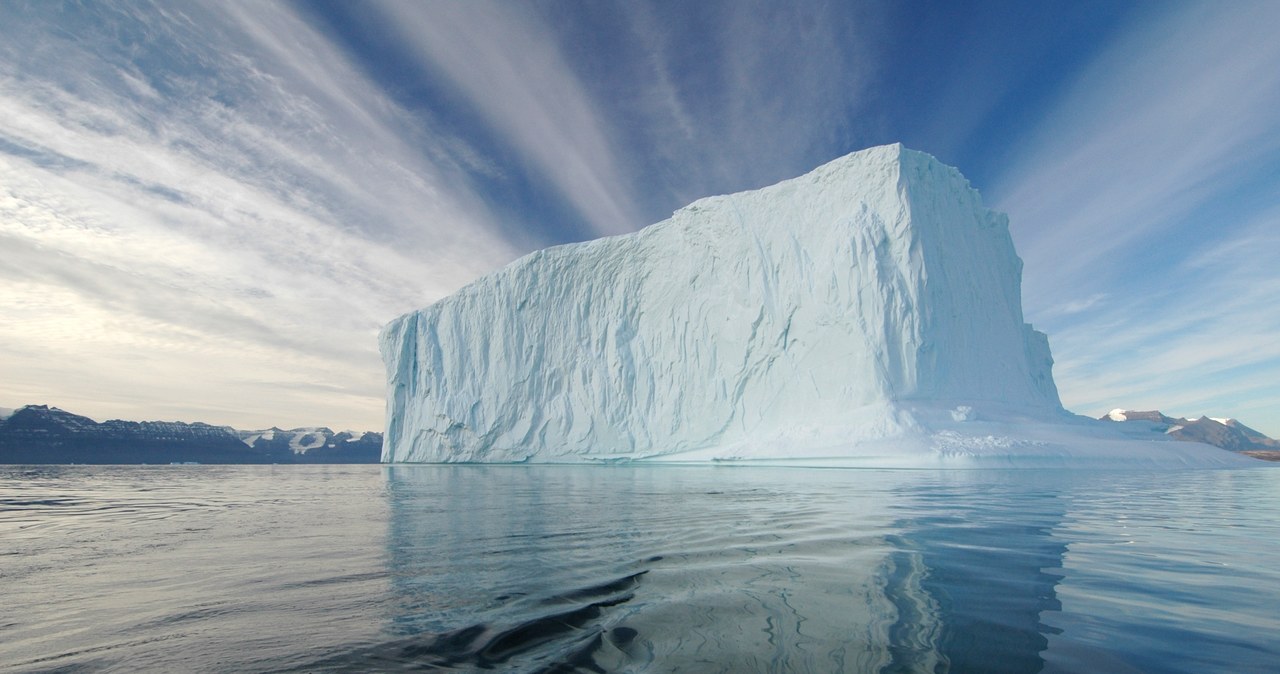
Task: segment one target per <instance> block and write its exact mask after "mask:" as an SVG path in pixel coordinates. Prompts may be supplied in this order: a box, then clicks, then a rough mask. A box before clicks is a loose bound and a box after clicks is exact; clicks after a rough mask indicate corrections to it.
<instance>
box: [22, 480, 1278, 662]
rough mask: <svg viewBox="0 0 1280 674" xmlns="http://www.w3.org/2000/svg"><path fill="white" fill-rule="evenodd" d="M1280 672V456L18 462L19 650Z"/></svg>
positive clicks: (288, 658) (112, 656) (311, 658)
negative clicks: (984, 463)
mask: <svg viewBox="0 0 1280 674" xmlns="http://www.w3.org/2000/svg"><path fill="white" fill-rule="evenodd" d="M477 669H493V670H502V671H582V672H612V671H637V672H639V671H655V672H665V671H684V672H717V671H723V672H757V671H758V672H774V671H777V672H783V671H797V672H805V671H809V672H836V671H849V672H909V671H928V672H935V671H953V672H1001V671H1006V672H1037V671H1070V672H1275V671H1280V469H1275V468H1266V467H1263V468H1259V469H1255V470H1243V471H1221V470H1218V471H1203V472H1193V471H1179V472H1160V473H1144V472H1096V471H1040V470H1023V471H1002V472H979V471H873V470H818V469H785V468H744V467H715V466H707V467H674V466H652V467H636V466H584V467H568V466H542V467H539V466H489V467H483V466H391V467H386V466H278V467H272V466H230V467H227V466H155V467H146V466H140V467H107V466H101V467H95V466H56V467H14V466H3V467H0V670H3V671H18V672H25V671H64V672H72V671H120V672H134V671H155V672H186V671H195V672H206V671H213V672H242V671H249V672H256V671H286V672H315V671H412V670H432V671H434V670H460V671H470V670H477Z"/></svg>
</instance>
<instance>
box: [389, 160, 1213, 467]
mask: <svg viewBox="0 0 1280 674" xmlns="http://www.w3.org/2000/svg"><path fill="white" fill-rule="evenodd" d="M1021 274H1022V262H1021V260H1020V259H1019V258H1018V257H1017V255H1016V253H1015V252H1014V248H1013V242H1012V240H1011V239H1010V236H1009V230H1008V221H1007V218H1006V217H1005V216H1004V215H1003V214H1000V213H996V212H993V211H990V210H988V209H987V208H985V207H984V206H983V205H982V202H981V199H980V198H979V196H978V193H977V192H976V191H975V190H973V189H972V188H971V187H970V186H969V183H968V181H966V180H965V178H964V177H963V176H962V175H960V173H959V171H957V170H956V169H954V168H951V167H948V166H944V165H943V164H941V163H939V162H938V161H937V160H935V159H934V158H933V157H931V156H929V155H927V154H923V153H920V152H915V151H911V150H906V149H904V148H903V147H902V146H901V145H888V146H883V147H876V148H871V149H868V150H864V151H861V152H857V153H854V154H851V155H848V156H845V157H842V158H840V159H837V160H835V161H833V162H831V163H829V164H826V165H825V166H822V167H820V168H818V169H816V170H814V171H813V172H811V173H809V174H807V175H804V176H801V177H799V178H795V179H793V180H788V181H785V182H782V183H779V184H777V185H773V186H771V187H767V188H764V189H760V190H756V191H752V192H743V193H739V194H733V195H728V196H720V197H712V198H708V199H703V200H700V201H697V202H694V203H693V204H691V205H689V206H687V207H685V208H683V209H681V210H679V211H677V212H676V213H675V214H673V215H672V217H671V218H670V219H668V220H666V221H663V222H660V223H658V224H655V225H652V226H650V227H647V228H645V229H643V230H641V231H639V232H636V233H633V234H627V235H623V236H616V237H610V238H604V239H598V240H595V241H588V242H585V243H578V244H571V245H566V246H559V247H555V248H549V249H546V250H541V251H538V252H535V253H533V254H531V255H528V256H526V257H524V258H522V259H520V260H517V261H516V262H514V263H512V264H511V265H509V266H507V267H505V268H503V269H500V270H498V271H496V272H494V273H492V274H490V275H488V276H485V277H483V278H480V279H479V280H477V281H475V282H474V283H472V284H470V285H468V286H467V287H465V288H463V289H462V290H460V291H458V292H457V293H456V294H454V295H452V296H450V297H448V298H445V299H443V300H441V301H440V302H437V303H436V304H434V305H432V306H429V307H427V308H425V309H422V310H420V311H416V312H413V313H409V314H406V315H404V316H402V317H400V318H398V319H396V320H395V321H393V322H391V323H390V324H389V325H388V326H387V327H386V328H385V329H384V330H383V333H382V335H381V348H382V354H383V358H384V360H385V362H386V365H387V376H388V401H387V408H388V410H387V411H388V414H387V418H388V426H387V434H386V436H385V444H384V448H383V460H384V461H396V462H400V461H408V462H439V461H481V462H516V461H581V460H618V459H632V460H638V459H650V460H665V461H704V460H749V459H775V460H777V459H786V460H792V461H794V460H804V461H819V462H823V463H848V462H852V463H855V464H859V465H864V464H866V465H899V464H901V465H917V464H920V463H925V464H928V463H932V462H936V461H938V460H951V459H954V458H955V457H979V456H988V457H990V456H1000V457H1008V456H1019V455H1038V456H1045V457H1051V458H1059V457H1061V456H1063V452H1064V451H1065V450H1064V449H1063V447H1062V446H1061V444H1060V443H1059V442H1058V440H1059V438H1058V435H1060V433H1058V431H1056V430H1055V431H1053V432H1049V431H1045V432H1039V433H1034V432H1030V429H1031V428H1032V426H1035V425H1037V424H1039V425H1040V426H1043V428H1047V429H1057V428H1058V427H1059V426H1060V425H1061V424H1068V425H1070V424H1071V423H1074V422H1073V420H1072V419H1070V416H1069V415H1067V414H1066V413H1065V412H1063V410H1062V408H1061V405H1060V403H1059V401H1058V393H1057V389H1056V388H1055V386H1054V383H1053V377H1052V373H1051V366H1052V358H1051V356H1050V353H1049V344H1048V340H1047V338H1046V337H1045V335H1044V334H1042V333H1040V332H1037V331H1035V330H1033V329H1032V328H1031V326H1029V325H1027V324H1025V323H1024V322H1023V317H1022V306H1021ZM984 419H985V420H987V421H988V423H989V422H992V421H997V420H1016V421H1017V423H1011V424H1010V423H1006V424H1003V425H1000V426H998V427H996V428H991V427H981V428H979V427H977V426H975V424H977V425H978V426H981V424H982V423H983V420H984ZM1040 426H1037V427H1040ZM1059 430H1060V429H1059ZM1041 436H1044V437H1043V438H1041ZM1108 437H1111V438H1116V437H1118V436H1115V435H1112V436H1108ZM1037 438H1040V439H1037ZM1044 438H1048V439H1044ZM1129 444H1132V443H1129ZM1168 444H1169V443H1163V445H1168ZM1163 445H1162V447H1161V450H1163V449H1164V446H1163ZM1195 451H1199V450H1195ZM1195 451H1192V454H1194V453H1195ZM1161 453H1162V452H1161ZM1135 458H1140V457H1137V456H1136V455H1135Z"/></svg>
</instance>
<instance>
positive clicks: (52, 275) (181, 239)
mask: <svg viewBox="0 0 1280 674" xmlns="http://www.w3.org/2000/svg"><path fill="white" fill-rule="evenodd" d="M3 13H5V14H9V15H10V16H9V17H8V18H9V19H10V20H9V21H0V23H6V24H7V26H8V28H7V29H0V33H2V34H3V35H2V36H3V40H2V41H3V43H4V44H5V47H4V48H3V49H4V52H3V58H2V59H0V119H3V120H4V122H3V124H2V125H0V175H3V181H2V182H0V238H2V239H3V245H2V246H0V278H5V279H6V293H5V295H6V297H5V299H4V302H5V307H4V312H5V313H4V315H5V316H6V320H5V321H4V322H3V324H2V325H0V347H2V348H3V349H4V350H5V351H6V352H7V353H10V354H16V353H26V354H32V357H30V358H11V359H10V362H9V363H7V364H6V371H5V380H6V381H5V387H6V391H5V395H6V397H12V398H14V402H15V403H16V404H21V403H25V402H43V401H50V402H55V403H57V404H61V405H64V406H67V407H70V408H72V409H76V410H78V411H82V412H85V413H90V414H96V415H99V416H105V415H120V416H126V417H130V418H139V417H146V416H148V415H155V414H158V413H160V412H161V411H164V410H168V411H171V412H172V414H173V416H175V417H182V418H187V419H204V420H208V421H214V422H216V421H219V419H218V418H217V417H218V415H216V414H213V415H210V414H205V413H203V412H201V411H200V410H209V409H213V410H218V409H222V410H226V411H227V416H226V417H223V419H224V420H226V421H232V420H234V421H235V422H236V423H240V424H242V425H244V424H253V423H283V424H290V423H293V424H299V425H301V424H315V423H332V424H337V425H349V426H358V427H361V428H376V427H378V426H379V425H380V416H381V414H380V412H381V403H380V398H381V379H382V378H381V372H380V370H381V367H380V363H379V360H378V357H377V354H376V345H375V340H374V335H375V334H376V331H377V329H378V328H379V326H380V325H381V324H382V323H383V322H385V321H386V320H388V319H389V318H391V317H392V316H394V315H396V314H397V313H400V312H402V311H406V310H409V309H412V308H415V307H417V306H420V305H421V304H423V303H425V302H427V301H430V300H432V299H435V298H437V297H440V296H442V295H443V294H445V293H447V292H450V291H452V290H453V289H455V288H457V287H458V286H459V285H461V284H462V283H465V282H466V281H467V280H469V279H470V278H473V277H474V276H476V275H478V274H479V273H481V272H483V271H485V270H487V269H491V268H493V267H494V266H496V265H498V264H501V263H502V262H504V261H506V260H508V259H510V258H511V257H512V256H513V255H514V254H515V250H513V249H512V248H511V247H510V245H509V244H507V243H506V242H505V240H504V239H503V238H502V236H501V235H500V229H501V228H500V227H499V226H498V225H497V224H496V223H495V222H494V221H493V220H492V215H491V214H490V212H489V210H488V208H487V207H486V205H485V201H484V200H483V199H482V198H481V197H480V196H479V195H478V194H477V193H476V191H475V190H474V189H473V188H472V187H471V186H470V185H469V183H468V180H469V178H468V171H467V168H466V166H465V163H466V162H467V161H468V158H467V157H466V156H465V153H460V152H458V148H462V147H465V143H462V142H461V141H459V140H458V139H456V138H449V137H447V136H445V135H443V134H439V133H435V132H434V130H432V129H430V128H429V125H430V120H425V121H424V120H423V119H422V118H421V116H420V115H417V116H415V115H410V114H409V113H407V112H406V111H405V110H403V109H401V108H400V107H399V106H398V105H397V104H396V103H395V102H394V101H391V100H389V99H388V98H386V97H385V96H384V95H383V94H382V93H381V92H380V91H379V90H378V88H377V87H375V86H374V85H373V84H372V83H371V82H369V81H368V80H367V79H366V78H365V77H364V76H363V75H362V74H361V73H360V72H359V71H358V69H356V68H355V67H354V66H353V65H352V64H351V63H350V62H349V60H348V59H347V58H346V57H345V56H344V54H343V53H342V52H341V50H339V49H338V48H336V47H335V46H334V45H333V44H332V43H331V42H329V41H328V40H327V39H326V38H325V37H323V36H322V35H321V34H319V33H318V32H316V31H315V30H313V29H312V28H311V27H309V25H308V24H307V23H305V22H304V21H302V20H301V19H300V18H299V17H298V16H297V15H295V14H294V13H292V12H291V11H289V9H288V8H287V6H285V5H279V4H262V5H234V4H233V5H222V4H220V3H218V4H213V5H209V6H205V5H196V4H184V5H181V6H178V7H174V6H148V5H136V4H135V5H126V6H121V7H113V6H110V5H102V6H92V7H88V8H71V9H69V10H67V11H61V10H58V11H50V12H49V13H47V14H46V13H42V12H40V11H39V7H38V6H37V7H36V8H34V9H30V8H23V7H18V6H13V5H11V6H8V7H7V8H6V10H4V12H3ZM406 138H418V139H421V141H422V142H420V143H417V144H413V145H411V144H408V143H406V142H405V140H404V139H406ZM10 317H14V318H12V319H11V318H10ZM290 381H305V382H309V383H312V384H315V385H316V386H314V387H311V388H305V387H302V388H298V389H297V390H296V391H293V392H291V393H288V394H284V395H282V396H279V397H275V398H269V399H268V398H265V397H263V396H261V395H256V394H254V392H255V391H256V390H257V389H258V388H261V387H262V386H264V385H266V384H267V383H268V382H290ZM326 386H327V387H329V389H330V390H328V391H325V390H324V387H326ZM334 387H337V389H339V390H340V391H341V392H340V393H338V394H335V393H334V392H333V390H332V389H333V388H334ZM131 391H132V392H138V393H137V395H136V396H135V395H131V394H130V393H129V392H131ZM144 391H146V392H148V393H145V394H144V393H142V392H144ZM157 400H171V401H182V402H181V403H175V404H171V405H169V406H167V407H166V406H163V405H162V406H159V407H157V405H156V401H157ZM245 401H254V402H252V403H249V404H246V402H245Z"/></svg>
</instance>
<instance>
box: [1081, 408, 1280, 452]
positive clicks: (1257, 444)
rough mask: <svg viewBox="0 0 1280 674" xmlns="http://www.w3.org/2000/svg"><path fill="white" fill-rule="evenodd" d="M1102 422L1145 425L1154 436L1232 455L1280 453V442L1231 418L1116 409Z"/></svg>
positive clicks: (1103, 418) (1103, 417)
mask: <svg viewBox="0 0 1280 674" xmlns="http://www.w3.org/2000/svg"><path fill="white" fill-rule="evenodd" d="M1100 418H1101V420H1102V421H1116V422H1124V423H1128V424H1143V425H1145V426H1147V427H1149V428H1150V430H1151V431H1152V432H1153V433H1163V434H1165V435H1168V436H1169V437H1171V438H1175V439H1177V440H1186V441H1189V442H1203V443H1205V444H1209V445H1213V446H1215V447H1221V448H1223V449H1227V450H1231V451H1233V452H1275V451H1280V440H1274V439H1272V438H1269V437H1267V436H1266V435H1263V434H1262V433H1259V432H1258V431H1256V430H1254V429H1252V428H1249V427H1248V426H1246V425H1244V424H1242V423H1240V422H1239V421H1236V420H1235V419H1230V418H1211V417H1207V416H1201V417H1200V418H1198V419H1188V418H1185V417H1176V418H1175V417H1171V416H1168V415H1166V414H1163V413H1162V412H1160V411H1158V410H1147V411H1137V410H1126V409H1114V410H1111V411H1110V412H1108V413H1106V414H1104V415H1102V417H1100Z"/></svg>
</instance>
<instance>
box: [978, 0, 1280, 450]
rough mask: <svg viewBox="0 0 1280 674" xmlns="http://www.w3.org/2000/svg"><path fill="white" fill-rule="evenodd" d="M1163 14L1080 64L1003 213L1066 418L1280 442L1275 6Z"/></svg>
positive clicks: (1005, 188) (1279, 18)
mask: <svg viewBox="0 0 1280 674" xmlns="http://www.w3.org/2000/svg"><path fill="white" fill-rule="evenodd" d="M1160 9H1162V10H1164V11H1162V12H1158V13H1156V14H1153V15H1149V16H1146V17H1144V19H1145V20H1144V21H1142V22H1140V23H1138V24H1135V25H1134V26H1133V28H1132V30H1130V31H1128V32H1127V33H1125V34H1122V35H1121V36H1120V37H1119V38H1118V39H1117V40H1116V41H1115V42H1114V43H1113V44H1112V45H1111V47H1110V48H1109V49H1108V50H1107V51H1106V52H1104V53H1102V54H1100V55H1099V56H1098V57H1097V58H1096V60H1095V61H1094V62H1093V63H1092V65H1091V66H1089V67H1088V68H1087V69H1085V70H1084V72H1083V73H1082V74H1081V75H1080V77H1079V78H1078V80H1077V81H1076V82H1075V85H1074V86H1073V87H1072V88H1071V89H1070V90H1069V91H1067V92H1066V93H1065V95H1064V96H1063V98H1062V99H1061V101H1060V103H1059V105H1057V106H1056V108H1055V109H1054V110H1053V112H1052V113H1051V115H1050V116H1049V117H1048V118H1046V119H1044V120H1043V121H1042V122H1041V124H1040V130H1039V132H1038V133H1037V134H1035V135H1034V136H1033V138H1032V139H1031V142H1030V143H1028V144H1027V145H1026V146H1025V151H1024V152H1022V153H1021V155H1020V157H1019V160H1018V161H1017V162H1015V164H1014V165H1013V166H1012V167H1011V168H1010V170H1009V171H1008V172H1007V173H1006V174H1005V178H1004V180H1002V181H1001V183H1000V184H999V185H998V186H997V189H996V190H994V192H995V194H996V198H995V202H996V204H997V206H998V207H1000V208H1002V209H1004V210H1007V211H1008V212H1009V214H1010V216H1011V220H1012V222H1013V226H1014V228H1015V239H1016V240H1017V242H1018V246H1019V251H1020V253H1021V254H1022V256H1023V258H1024V260H1025V261H1026V271H1025V276H1026V283H1025V289H1026V291H1025V294H1024V297H1025V304H1026V308H1027V313H1028V316H1029V317H1031V319H1032V320H1034V321H1036V322H1037V323H1039V324H1040V325H1041V327H1045V328H1047V329H1048V330H1049V332H1050V335H1051V340H1052V343H1053V349H1054V354H1055V357H1056V359H1057V362H1058V365H1057V368H1056V374H1057V379H1058V385H1059V389H1060V390H1061V391H1062V394H1063V399H1064V402H1065V403H1066V404H1067V405H1068V407H1071V408H1075V409H1077V410H1079V411H1082V412H1088V413H1100V412H1102V411H1105V410H1106V409H1110V408H1111V407H1116V406H1123V407H1131V408H1143V407H1157V406H1160V407H1165V408H1173V409H1169V410H1167V411H1171V412H1176V413H1179V414H1183V413H1185V414H1200V413H1209V414H1216V415H1221V414H1232V415H1238V416H1241V417H1242V418H1245V419H1248V420H1249V421H1248V423H1251V424H1257V425H1258V426H1259V427H1261V428H1264V429H1266V430H1267V431H1269V432H1271V433H1277V432H1280V413H1278V412H1277V410H1275V408H1274V407H1275V406H1274V402H1275V401H1276V400H1277V399H1280V384H1277V383H1275V382H1280V348H1277V346H1276V344H1277V341H1276V339H1275V335H1276V334H1277V331H1280V311H1277V309H1276V306H1277V305H1276V303H1275V297H1276V294H1277V293H1278V292H1280V277H1278V276H1277V275H1276V273H1275V271H1274V262H1273V261H1272V260H1271V258H1272V257H1273V256H1274V255H1273V253H1274V251H1276V250H1280V239H1277V238H1276V235H1275V234H1274V232H1276V231H1278V229H1280V228H1278V227H1277V226H1278V225H1280V213H1278V212H1276V211H1274V210H1272V211H1267V210H1264V209H1265V207H1267V206H1270V205H1272V204H1274V203H1276V201H1277V200H1280V184H1277V183H1276V181H1275V180H1274V176H1276V175H1280V173H1278V171H1280V117H1277V115H1276V113H1275V111H1276V110H1277V109H1280V79H1277V78H1276V77H1275V73H1276V72H1277V69H1280V42H1277V41H1276V40H1275V39H1274V38H1273V36H1272V35H1271V32H1272V31H1271V26H1274V25H1277V24H1278V23H1280V6H1277V5H1275V4H1274V3H1226V4H1223V3H1204V4H1196V5H1180V6H1177V7H1169V8H1160ZM1265 176H1272V179H1270V180H1267V179H1265ZM1095 298H1096V299H1097V300H1099V301H1095ZM1102 298H1106V301H1105V302H1103V301H1100V300H1101V299H1102Z"/></svg>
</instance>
